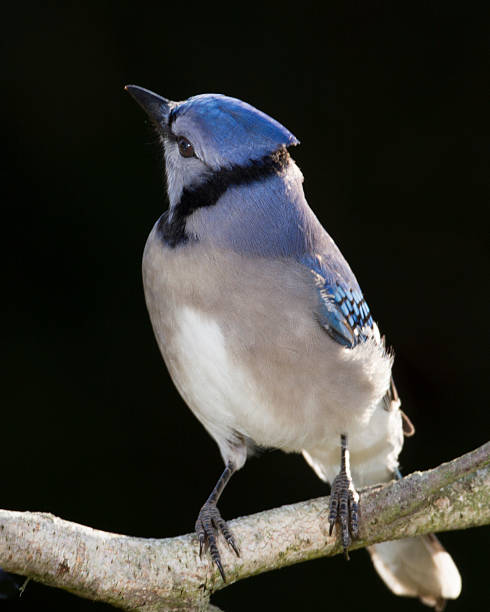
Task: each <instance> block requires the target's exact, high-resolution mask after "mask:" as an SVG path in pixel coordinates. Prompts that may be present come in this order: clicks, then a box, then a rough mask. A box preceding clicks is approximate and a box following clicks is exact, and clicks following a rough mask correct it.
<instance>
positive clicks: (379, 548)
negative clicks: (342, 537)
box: [368, 534, 461, 612]
mask: <svg viewBox="0 0 490 612" xmlns="http://www.w3.org/2000/svg"><path fill="white" fill-rule="evenodd" d="M368 551H369V554H370V555H371V560H372V562H373V564H374V567H375V568H376V571H377V572H378V574H379V575H380V576H381V578H382V579H383V580H384V582H385V583H386V585H387V586H388V588H390V589H391V590H392V591H393V593H395V595H404V596H406V597H419V598H420V600H421V602H422V603H424V604H425V605H426V606H432V607H434V608H435V609H436V612H440V611H441V610H444V608H445V603H446V599H456V598H457V597H459V594H460V592H461V576H460V574H459V571H458V568H457V567H456V565H455V563H454V561H453V560H452V558H451V555H450V554H449V553H448V552H447V551H446V550H445V548H444V547H443V546H442V544H441V543H440V542H439V540H438V539H437V538H436V536H435V535H434V534H430V535H425V536H419V537H417V538H406V539H404V540H397V541H394V542H383V543H381V544H375V545H374V546H370V547H369V548H368Z"/></svg>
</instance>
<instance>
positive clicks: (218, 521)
mask: <svg viewBox="0 0 490 612" xmlns="http://www.w3.org/2000/svg"><path fill="white" fill-rule="evenodd" d="M219 532H221V533H222V534H223V535H224V537H225V540H226V541H227V542H228V544H229V546H230V547H231V548H232V549H233V550H234V551H235V553H236V555H237V557H239V556H240V549H239V548H238V546H237V544H236V542H235V539H234V537H233V535H232V533H231V531H230V529H229V528H228V525H227V524H226V521H224V520H223V519H222V517H221V514H220V511H219V510H218V507H217V506H216V503H215V502H210V501H207V502H206V503H205V504H204V506H203V507H202V508H201V510H200V511H199V515H198V517H197V521H196V534H197V537H198V538H199V557H201V556H202V552H203V550H204V551H207V550H208V549H209V553H210V555H211V559H212V560H213V562H214V563H215V564H216V566H217V568H218V569H219V573H220V574H221V577H222V578H223V582H226V575H225V572H224V569H223V564H222V563H221V556H220V554H219V550H218V544H217V538H218V535H219Z"/></svg>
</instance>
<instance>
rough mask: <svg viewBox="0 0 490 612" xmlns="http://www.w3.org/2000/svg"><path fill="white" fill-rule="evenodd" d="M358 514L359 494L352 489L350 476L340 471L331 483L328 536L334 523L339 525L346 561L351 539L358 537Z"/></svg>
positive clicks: (343, 470)
mask: <svg viewBox="0 0 490 612" xmlns="http://www.w3.org/2000/svg"><path fill="white" fill-rule="evenodd" d="M358 513H359V494H358V493H357V491H356V490H355V488H354V484H353V482H352V478H351V476H350V474H349V473H348V472H347V470H346V469H341V471H340V473H339V474H338V475H337V476H336V477H335V478H334V481H333V483H332V491H331V493H330V509H329V515H328V522H329V523H330V535H332V532H333V528H334V527H335V523H337V522H339V524H340V532H341V538H342V546H343V547H344V555H345V558H346V559H349V553H348V551H347V549H348V548H349V546H350V545H351V543H352V538H357V537H358V535H359V524H358Z"/></svg>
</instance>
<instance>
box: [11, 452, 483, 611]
mask: <svg viewBox="0 0 490 612" xmlns="http://www.w3.org/2000/svg"><path fill="white" fill-rule="evenodd" d="M360 495H361V517H360V527H361V533H360V539H359V540H357V541H356V542H355V543H354V545H353V547H352V548H361V547H364V546H367V545H369V544H374V543H376V542H382V541H385V540H393V539H398V538H403V537H408V536H414V535H419V534H423V533H432V532H437V531H445V530H450V529H464V528H468V527H475V526H479V525H485V524H488V523H490V442H488V443H487V444H485V445H483V446H481V447H480V448H478V449H476V450H474V451H472V452H470V453H467V454H466V455H463V456H462V457H459V458H458V459H455V460H453V461H451V462H449V463H444V464H442V465H440V466H439V467H438V468H435V469H433V470H428V471H426V472H415V473H413V474H411V475H409V476H407V477H405V478H403V480H399V481H396V482H391V483H389V484H386V485H382V486H376V487H370V488H367V489H364V490H362V491H360ZM327 518H328V498H325V497H322V498H318V499H313V500H309V501H305V502H302V503H299V504H294V505H290V506H283V507H281V508H275V509H273V510H268V511H266V512H260V513H258V514H254V515H251V516H248V517H243V518H240V519H237V520H235V521H231V522H230V526H231V528H232V530H233V532H234V534H235V536H236V538H237V541H238V542H239V543H240V545H241V551H242V554H241V557H240V558H236V557H235V556H234V554H233V553H231V552H230V551H229V550H227V548H226V544H225V543H224V541H223V542H222V545H221V550H222V558H223V563H224V567H225V568H226V571H227V577H228V583H231V582H235V581H237V580H242V579H243V578H247V577H249V576H252V575H254V574H259V573H262V572H266V571H269V570H272V569H277V568H280V567H284V566H286V565H292V564H294V563H298V562H300V561H306V560H308V559H314V558H316V557H325V556H332V555H335V554H337V553H339V552H340V551H341V546H340V545H339V542H338V541H337V538H336V537H329V536H328V520H327ZM198 551H199V545H198V543H197V541H196V538H195V536H194V535H185V536H179V537H176V538H169V539H164V540H156V539H143V538H132V537H127V536H122V535H117V534H113V533H105V532H102V531H98V530H95V529H91V528H89V527H85V526H83V525H77V524H75V523H70V522H68V521H64V520H62V519H59V518H57V517H55V516H53V515H51V514H44V513H34V512H11V511H8V510H0V566H1V567H3V568H4V569H5V570H7V571H10V572H15V573H18V574H22V575H24V576H30V577H31V578H33V579H34V580H37V581H39V582H42V583H44V584H47V585H50V586H54V587H58V588H62V589H66V590H68V591H71V592H72V593H75V594H77V595H80V596H81V597H86V598H89V599H93V600H100V601H104V602H106V603H109V604H112V605H114V606H116V607H119V608H123V609H125V610H145V612H156V611H157V610H202V609H205V608H206V607H207V605H208V602H209V596H210V595H211V594H212V593H213V592H214V591H216V590H218V589H221V588H223V587H224V586H226V585H225V584H223V582H222V581H221V578H220V576H219V573H218V571H217V570H216V569H215V568H214V567H213V565H212V564H211V562H210V561H209V559H208V557H207V556H203V559H202V560H200V559H199V554H198Z"/></svg>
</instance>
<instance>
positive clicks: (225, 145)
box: [169, 94, 299, 167]
mask: <svg viewBox="0 0 490 612" xmlns="http://www.w3.org/2000/svg"><path fill="white" fill-rule="evenodd" d="M184 116H185V117H186V119H187V121H188V127H189V129H190V130H192V131H193V132H194V131H195V130H196V129H197V130H199V132H200V134H201V135H202V137H203V142H202V143H201V145H202V150H203V151H213V153H214V155H219V159H220V165H221V166H225V167H229V166H231V165H234V164H244V163H248V161H249V160H251V159H254V160H255V159H260V158H261V157H263V156H264V155H267V154H268V153H272V152H274V151H277V150H278V149H279V148H280V147H281V146H286V147H289V146H292V145H297V144H299V141H298V139H297V138H296V137H295V136H294V135H293V134H292V133H291V132H290V131H289V130H287V129H286V128H285V127H284V126H282V125H281V124H280V123H279V122H278V121H276V120H275V119H272V117H269V115H266V114H265V113H263V112H262V111H259V110H258V109H256V108H254V107H253V106H251V105H250V104H247V103H246V102H243V101H242V100H238V99H237V98H231V97H229V96H224V95H222V94H202V95H199V96H194V97H192V98H189V99H188V100H186V101H185V102H182V103H179V104H177V105H176V106H174V107H173V109H172V111H171V112H170V117H169V122H170V125H172V123H173V122H174V121H176V120H177V118H182V117H184ZM184 136H187V134H186V133H184Z"/></svg>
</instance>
